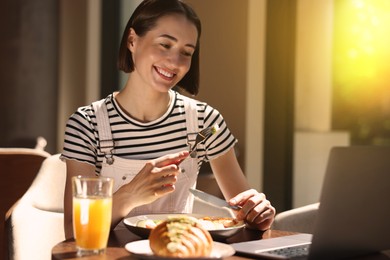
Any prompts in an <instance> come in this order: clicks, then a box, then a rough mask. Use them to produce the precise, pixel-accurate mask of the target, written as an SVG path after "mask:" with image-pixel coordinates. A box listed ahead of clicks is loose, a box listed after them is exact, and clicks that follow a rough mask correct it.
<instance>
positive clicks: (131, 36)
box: [127, 28, 137, 52]
mask: <svg viewBox="0 0 390 260" xmlns="http://www.w3.org/2000/svg"><path fill="white" fill-rule="evenodd" d="M136 39H137V34H136V33H135V31H134V29H133V28H130V30H129V35H128V36H127V48H128V49H129V51H130V52H132V51H133V49H134V43H135V41H136Z"/></svg>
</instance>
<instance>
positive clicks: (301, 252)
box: [267, 244, 310, 259]
mask: <svg viewBox="0 0 390 260" xmlns="http://www.w3.org/2000/svg"><path fill="white" fill-rule="evenodd" d="M309 249H310V244H306V245H300V246H293V247H286V248H280V249H275V250H270V251H267V254H272V255H280V256H285V257H287V258H292V259H293V258H295V257H302V256H308V255H309Z"/></svg>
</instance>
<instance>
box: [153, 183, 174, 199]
mask: <svg viewBox="0 0 390 260" xmlns="http://www.w3.org/2000/svg"><path fill="white" fill-rule="evenodd" d="M174 190H175V185H161V186H159V187H158V188H156V189H155V190H154V196H156V197H161V196H164V195H166V194H168V193H171V192H173V191H174Z"/></svg>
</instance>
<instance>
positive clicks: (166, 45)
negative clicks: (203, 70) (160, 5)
mask: <svg viewBox="0 0 390 260" xmlns="http://www.w3.org/2000/svg"><path fill="white" fill-rule="evenodd" d="M197 37H198V32H197V29H196V27H195V25H194V24H193V23H191V22H190V21H189V20H187V19H186V18H185V16H183V15H178V14H172V15H167V16H163V17H161V18H160V19H159V20H158V21H157V23H156V26H155V27H154V28H153V29H152V30H150V31H148V32H147V33H146V34H145V35H144V36H142V37H139V36H138V35H136V33H135V32H134V30H133V29H131V30H130V34H129V37H128V48H129V50H130V52H131V53H132V56H133V61H134V71H133V72H132V74H133V75H134V76H135V77H137V78H138V79H139V80H141V82H142V83H144V84H146V85H148V86H150V87H152V88H153V89H155V90H157V91H159V92H166V91H168V90H169V89H171V88H172V87H173V86H175V85H176V84H177V83H178V82H179V81H180V80H181V79H182V78H183V77H184V75H185V74H186V73H187V72H188V70H189V69H190V65H191V58H192V55H193V53H194V51H195V47H196V42H197Z"/></svg>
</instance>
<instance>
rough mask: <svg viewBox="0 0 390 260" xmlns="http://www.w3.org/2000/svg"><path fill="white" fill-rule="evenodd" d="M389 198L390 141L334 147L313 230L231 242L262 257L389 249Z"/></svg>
mask: <svg viewBox="0 0 390 260" xmlns="http://www.w3.org/2000/svg"><path fill="white" fill-rule="evenodd" d="M389 198H390V147H379V146H349V147H334V148H332V149H331V151H330V154H329V159H328V165H327V168H326V173H325V177H324V182H323V186H322V190H321V196H320V207H319V210H318V213H317V217H316V222H315V227H314V232H313V234H312V235H311V234H297V235H292V236H286V237H279V238H271V239H264V240H256V241H248V242H241V243H234V244H232V246H233V248H234V249H235V250H236V252H237V253H238V254H242V255H249V256H252V257H256V258H264V259H342V258H349V257H356V256H361V255H368V254H372V253H377V252H382V251H386V250H389V249H390V202H389ZM302 252H306V253H305V254H302V255H301V254H300V253H302ZM290 253H291V254H292V255H291V256H289V254H290ZM294 254H295V256H294Z"/></svg>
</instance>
